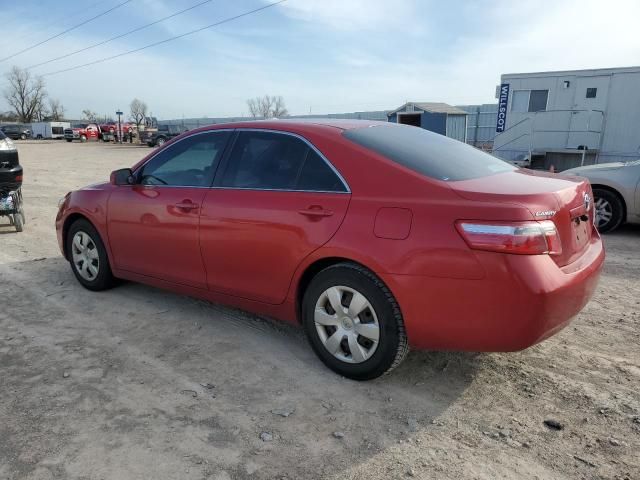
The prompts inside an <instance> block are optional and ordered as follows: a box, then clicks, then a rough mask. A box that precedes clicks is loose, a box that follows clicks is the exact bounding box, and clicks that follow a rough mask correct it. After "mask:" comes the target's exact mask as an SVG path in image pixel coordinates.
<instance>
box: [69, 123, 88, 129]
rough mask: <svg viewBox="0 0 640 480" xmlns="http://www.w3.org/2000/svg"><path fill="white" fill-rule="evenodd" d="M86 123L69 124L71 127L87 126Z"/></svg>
mask: <svg viewBox="0 0 640 480" xmlns="http://www.w3.org/2000/svg"><path fill="white" fill-rule="evenodd" d="M87 125H89V124H88V123H74V124H73V125H71V126H72V127H73V128H87Z"/></svg>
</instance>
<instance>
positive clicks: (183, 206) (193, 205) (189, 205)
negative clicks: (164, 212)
mask: <svg viewBox="0 0 640 480" xmlns="http://www.w3.org/2000/svg"><path fill="white" fill-rule="evenodd" d="M175 207H176V208H179V209H181V210H195V209H196V208H198V207H199V205H198V204H197V203H193V202H180V203H176V204H175Z"/></svg>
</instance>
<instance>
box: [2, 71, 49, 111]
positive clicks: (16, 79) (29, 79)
mask: <svg viewBox="0 0 640 480" xmlns="http://www.w3.org/2000/svg"><path fill="white" fill-rule="evenodd" d="M6 77H7V80H8V81H9V87H8V88H7V89H6V90H5V91H4V97H5V98H6V99H7V102H9V105H10V106H11V108H12V109H13V110H14V111H15V112H16V114H17V116H18V121H19V122H23V123H31V122H32V121H33V120H34V119H35V118H37V117H38V115H39V114H42V113H43V112H44V100H45V98H46V96H47V92H46V90H45V86H44V80H42V77H37V76H33V75H32V74H31V73H30V72H29V71H28V70H22V69H21V68H19V67H15V66H14V67H13V68H12V69H11V71H9V73H7V75H6Z"/></svg>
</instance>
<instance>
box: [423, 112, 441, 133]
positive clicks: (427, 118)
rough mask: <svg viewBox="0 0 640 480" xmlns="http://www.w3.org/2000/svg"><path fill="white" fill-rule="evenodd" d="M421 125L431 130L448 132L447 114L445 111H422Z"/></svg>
mask: <svg viewBox="0 0 640 480" xmlns="http://www.w3.org/2000/svg"><path fill="white" fill-rule="evenodd" d="M420 126H421V127H422V128H424V129H425V130H429V131H430V132H435V133H439V134H440V135H446V134H447V115H446V114H445V113H429V112H422V116H421V118H420Z"/></svg>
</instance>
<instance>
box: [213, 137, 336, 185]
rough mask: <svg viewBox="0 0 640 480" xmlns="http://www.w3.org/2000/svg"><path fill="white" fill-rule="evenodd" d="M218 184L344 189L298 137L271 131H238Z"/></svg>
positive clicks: (318, 156)
mask: <svg viewBox="0 0 640 480" xmlns="http://www.w3.org/2000/svg"><path fill="white" fill-rule="evenodd" d="M220 185H221V186H222V187H231V188H245V189H258V190H308V191H321V192H325V191H326V192H345V191H346V188H345V186H344V184H343V183H342V181H341V180H340V178H339V177H338V175H336V173H335V172H334V171H333V170H332V169H331V167H330V166H329V165H328V164H327V163H326V162H325V161H324V159H322V157H320V155H318V153H316V152H315V151H314V150H313V149H312V148H311V147H309V145H308V144H307V143H306V142H304V141H303V140H302V139H300V138H297V137H295V136H293V135H287V134H281V133H274V132H258V131H255V132H253V131H252V132H240V133H239V134H238V138H237V140H236V142H235V144H234V146H233V150H232V151H231V156H230V158H229V164H228V167H227V169H226V171H225V173H224V175H223V177H222V180H221V182H220Z"/></svg>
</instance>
